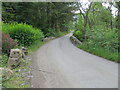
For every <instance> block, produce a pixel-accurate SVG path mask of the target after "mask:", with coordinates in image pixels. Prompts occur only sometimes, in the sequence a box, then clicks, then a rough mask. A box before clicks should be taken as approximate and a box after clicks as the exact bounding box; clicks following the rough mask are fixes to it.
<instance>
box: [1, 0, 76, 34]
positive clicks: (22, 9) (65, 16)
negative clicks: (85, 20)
mask: <svg viewBox="0 0 120 90" xmlns="http://www.w3.org/2000/svg"><path fill="white" fill-rule="evenodd" d="M74 5H75V2H74V3H71V2H16V3H15V2H14V3H13V2H3V4H2V7H3V9H2V14H3V15H2V20H3V21H4V22H7V23H8V22H18V23H21V22H22V23H27V24H29V25H32V26H34V27H37V28H41V30H42V31H43V33H44V34H47V33H49V31H50V30H55V31H56V32H57V31H58V30H60V31H64V30H66V29H67V28H68V24H69V22H70V21H73V16H74V15H75V14H74V12H73V10H74V11H75V10H76V7H75V6H74ZM49 29H50V30H49ZM50 33H51V32H50Z"/></svg>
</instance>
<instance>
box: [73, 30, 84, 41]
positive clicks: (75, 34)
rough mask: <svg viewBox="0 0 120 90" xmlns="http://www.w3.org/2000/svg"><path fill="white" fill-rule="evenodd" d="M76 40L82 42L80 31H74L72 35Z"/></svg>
mask: <svg viewBox="0 0 120 90" xmlns="http://www.w3.org/2000/svg"><path fill="white" fill-rule="evenodd" d="M73 35H74V36H75V37H76V38H77V39H79V40H80V41H83V38H82V32H81V31H78V30H77V31H75V32H74V34H73Z"/></svg>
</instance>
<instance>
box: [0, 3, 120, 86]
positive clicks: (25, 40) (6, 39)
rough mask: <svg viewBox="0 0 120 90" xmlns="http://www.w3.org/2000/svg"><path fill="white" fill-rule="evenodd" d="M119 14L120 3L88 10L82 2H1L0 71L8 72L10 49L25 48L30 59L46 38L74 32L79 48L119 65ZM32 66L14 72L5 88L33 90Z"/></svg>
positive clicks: (93, 5) (96, 5)
mask: <svg viewBox="0 0 120 90" xmlns="http://www.w3.org/2000/svg"><path fill="white" fill-rule="evenodd" d="M113 6H114V7H115V8H116V9H117V11H116V14H115V16H113V15H112V7H113ZM76 11H79V12H78V13H75V12H76ZM119 11H120V3H118V2H116V3H115V2H111V3H109V6H108V7H104V6H103V5H102V3H100V2H90V3H89V5H88V8H84V7H83V5H82V3H81V2H2V37H1V36H0V39H1V40H2V46H0V49H1V48H2V54H1V55H0V63H1V64H0V67H3V68H7V62H8V58H9V54H10V50H11V49H14V48H21V47H26V48H28V53H29V54H28V56H29V55H30V54H32V52H34V51H36V50H37V49H38V48H39V47H40V46H41V45H43V44H44V43H45V42H44V39H45V38H47V37H54V38H57V37H60V36H63V35H65V34H67V33H69V32H70V31H73V30H75V31H74V34H73V35H74V36H75V37H77V38H78V39H79V40H80V41H81V42H82V44H80V45H78V47H79V48H81V49H83V50H85V51H88V52H90V53H92V54H95V55H98V56H101V57H103V58H106V59H109V60H112V61H116V62H120V61H119V59H118V54H119V51H120V48H119V43H118V39H119V38H118V32H119V30H120V26H119V25H120V14H119V13H120V12H119ZM30 65H31V61H30V60H29V58H28V60H24V61H23V62H21V64H20V66H18V67H16V68H15V69H12V71H13V72H14V74H13V75H12V76H10V77H7V78H6V77H3V79H0V80H2V85H3V87H5V88H30V87H31V86H30V83H28V82H29V79H30V77H32V76H31V75H30V72H29V71H30ZM3 73H4V72H3ZM4 75H5V74H4ZM27 76H28V77H27Z"/></svg>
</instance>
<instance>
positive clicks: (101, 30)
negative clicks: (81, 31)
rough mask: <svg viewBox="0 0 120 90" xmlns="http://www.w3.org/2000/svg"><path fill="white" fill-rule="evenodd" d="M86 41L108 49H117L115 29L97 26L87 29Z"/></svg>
mask: <svg viewBox="0 0 120 90" xmlns="http://www.w3.org/2000/svg"><path fill="white" fill-rule="evenodd" d="M88 36H89V39H88V43H89V44H91V45H98V46H100V47H103V48H105V49H108V50H113V51H117V50H118V33H117V32H116V30H115V29H109V28H105V27H103V26H97V27H94V28H93V29H92V31H89V35H88Z"/></svg>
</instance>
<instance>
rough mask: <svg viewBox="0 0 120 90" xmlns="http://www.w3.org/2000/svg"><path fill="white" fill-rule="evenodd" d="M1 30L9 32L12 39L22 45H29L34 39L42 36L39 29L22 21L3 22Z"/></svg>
mask: <svg viewBox="0 0 120 90" xmlns="http://www.w3.org/2000/svg"><path fill="white" fill-rule="evenodd" d="M3 31H4V32H5V33H9V34H10V36H11V37H12V38H13V39H14V40H17V41H18V44H19V45H24V46H29V45H31V44H32V43H33V42H34V41H36V40H42V39H43V38H44V35H43V33H42V32H41V30H39V29H36V28H33V27H32V26H30V25H27V24H23V23H20V24H18V23H12V24H3Z"/></svg>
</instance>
